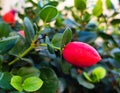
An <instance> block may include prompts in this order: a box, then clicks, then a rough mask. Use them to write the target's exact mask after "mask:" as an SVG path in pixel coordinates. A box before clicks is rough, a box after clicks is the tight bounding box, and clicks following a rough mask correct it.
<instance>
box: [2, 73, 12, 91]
mask: <svg viewBox="0 0 120 93" xmlns="http://www.w3.org/2000/svg"><path fill="white" fill-rule="evenodd" d="M11 77H12V75H11V74H10V73H8V72H5V73H2V72H0V88H2V89H6V90H10V89H12V86H11V85H10V80H11Z"/></svg>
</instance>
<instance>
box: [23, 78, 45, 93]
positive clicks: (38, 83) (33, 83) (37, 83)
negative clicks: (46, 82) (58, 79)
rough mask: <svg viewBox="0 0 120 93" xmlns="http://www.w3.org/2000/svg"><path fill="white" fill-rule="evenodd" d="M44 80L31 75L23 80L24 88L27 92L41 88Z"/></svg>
mask: <svg viewBox="0 0 120 93" xmlns="http://www.w3.org/2000/svg"><path fill="white" fill-rule="evenodd" d="M42 85H43V81H42V80H41V79H40V78H38V77H29V78H27V79H25V80H24V82H23V89H24V90H25V91H27V92H34V91H37V90H38V89H40V88H41V87H42Z"/></svg>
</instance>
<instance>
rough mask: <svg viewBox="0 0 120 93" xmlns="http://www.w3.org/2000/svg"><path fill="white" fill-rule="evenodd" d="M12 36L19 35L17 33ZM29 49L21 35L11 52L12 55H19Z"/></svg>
mask: <svg viewBox="0 0 120 93" xmlns="http://www.w3.org/2000/svg"><path fill="white" fill-rule="evenodd" d="M10 34H13V35H11V36H16V35H18V33H17V32H11V33H10ZM26 48H27V46H26V42H25V39H24V38H23V37H22V36H20V35H19V39H18V42H17V43H16V44H15V46H14V47H13V48H12V49H11V50H10V51H9V53H10V54H15V55H19V54H21V53H23V52H24V51H25V49H26Z"/></svg>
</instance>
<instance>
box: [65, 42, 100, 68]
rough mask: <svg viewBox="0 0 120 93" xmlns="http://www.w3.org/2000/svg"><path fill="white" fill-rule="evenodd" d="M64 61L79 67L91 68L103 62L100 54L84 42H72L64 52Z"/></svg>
mask: <svg viewBox="0 0 120 93" xmlns="http://www.w3.org/2000/svg"><path fill="white" fill-rule="evenodd" d="M63 57H64V59H65V60H66V61H67V62H69V63H71V64H72V65H75V66H78V67H89V66H92V65H94V64H96V63H97V62H98V61H100V60H101V57H100V55H99V54H98V52H97V51H96V50H95V49H94V48H93V47H92V46H90V45H88V44H86V43H83V42H70V43H68V44H67V45H66V46H65V47H64V50H63Z"/></svg>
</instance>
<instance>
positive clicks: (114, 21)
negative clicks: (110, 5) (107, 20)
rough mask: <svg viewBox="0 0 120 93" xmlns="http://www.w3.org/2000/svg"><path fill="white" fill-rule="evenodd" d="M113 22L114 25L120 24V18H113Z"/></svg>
mask: <svg viewBox="0 0 120 93" xmlns="http://www.w3.org/2000/svg"><path fill="white" fill-rule="evenodd" d="M111 24H112V25H117V24H120V19H113V20H112V21H111Z"/></svg>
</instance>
